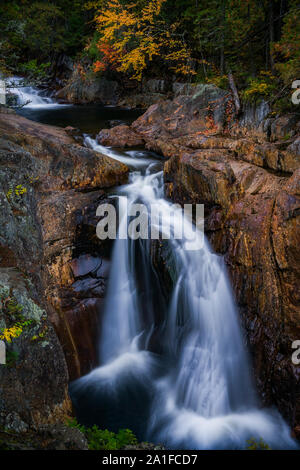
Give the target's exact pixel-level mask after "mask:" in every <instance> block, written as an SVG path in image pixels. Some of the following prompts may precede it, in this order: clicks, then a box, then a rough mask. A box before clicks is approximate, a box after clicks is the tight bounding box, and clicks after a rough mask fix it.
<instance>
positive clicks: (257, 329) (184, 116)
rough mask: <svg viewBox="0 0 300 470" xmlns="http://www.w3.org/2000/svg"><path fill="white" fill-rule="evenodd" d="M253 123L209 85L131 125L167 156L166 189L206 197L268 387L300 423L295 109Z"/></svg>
mask: <svg viewBox="0 0 300 470" xmlns="http://www.w3.org/2000/svg"><path fill="white" fill-rule="evenodd" d="M210 91H211V90H210ZM260 114H262V119H263V118H264V116H265V113H263V112H262V113H260ZM246 121H247V120H246V119H244V118H243V116H242V117H241V121H240V122H241V123H242V125H240V124H239V121H238V120H237V119H236V118H234V114H233V112H232V108H231V101H230V98H229V97H227V96H225V95H218V99H217V98H216V99H213V96H212V94H210V92H209V93H207V94H204V95H203V94H202V95H201V93H200V96H198V97H197V96H194V97H193V96H192V97H191V96H190V97H187V96H181V97H179V98H177V99H175V100H174V101H172V102H171V101H166V102H164V103H158V104H156V105H153V106H151V107H150V108H149V109H148V111H147V112H146V113H145V114H144V115H143V116H141V117H140V118H139V119H138V120H137V121H135V123H133V125H132V126H131V128H132V129H133V130H134V132H136V133H138V134H139V135H140V136H142V137H143V139H144V140H145V142H146V147H147V148H149V149H151V150H154V151H156V152H158V153H161V154H163V155H164V156H165V157H166V158H168V161H167V162H166V163H165V168H164V175H165V188H166V194H167V196H168V197H169V198H171V199H172V200H174V201H175V202H179V203H181V204H183V203H185V202H192V203H204V204H205V215H206V232H207V235H208V237H209V239H210V241H211V243H212V245H213V247H214V249H215V250H216V251H217V252H219V253H221V254H223V255H224V257H225V260H226V263H227V265H228V271H229V274H230V277H231V280H232V286H233V289H234V293H235V296H236V299H237V304H238V307H239V310H240V313H241V316H242V318H243V324H244V326H245V329H246V332H247V338H248V343H249V345H250V349H251V353H252V357H253V367H254V371H255V377H256V381H257V385H258V388H259V391H260V395H261V397H262V399H263V401H264V403H266V404H271V403H274V404H276V405H277V406H278V408H279V410H280V411H281V412H282V413H283V415H284V416H285V417H286V418H287V419H288V420H289V422H290V423H291V425H292V426H295V425H296V426H299V423H300V371H299V367H297V366H295V365H294V364H292V360H291V356H292V353H293V350H292V342H293V341H294V340H297V339H299V338H300V329H299V328H300V297H299V283H300V258H299V246H300V226H299V224H300V190H299V181H300V174H299V171H300V160H299V152H298V143H297V142H298V138H297V133H298V132H299V123H298V122H297V117H296V116H295V115H293V116H292V115H291V116H287V117H282V118H277V119H273V118H272V119H269V120H268V119H266V120H265V122H264V121H263V120H260V123H259V126H260V128H259V129H256V128H255V123H254V124H253V123H251V126H250V127H249V126H248V125H247V122H246ZM252 124H253V125H252ZM270 126H272V129H271V128H270ZM270 129H271V130H270ZM287 132H288V133H289V136H288V138H287V135H286V133H287ZM268 136H271V141H270V140H268ZM297 429H298V428H297Z"/></svg>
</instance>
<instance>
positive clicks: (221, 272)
mask: <svg viewBox="0 0 300 470" xmlns="http://www.w3.org/2000/svg"><path fill="white" fill-rule="evenodd" d="M28 93H29V95H30V96H31V92H30V90H29V91H28ZM36 99H37V100H38V98H36ZM32 102H33V101H32ZM40 104H41V103H40ZM51 104H53V103H48V105H49V106H51ZM36 105H39V103H36ZM85 145H87V146H89V147H91V148H94V149H95V150H96V151H99V152H101V153H104V154H106V155H108V156H110V157H111V158H115V159H117V160H119V161H122V162H124V163H126V164H129V165H130V167H131V169H132V172H131V174H130V182H129V184H127V185H125V186H122V187H120V188H118V189H117V190H116V196H117V197H118V199H119V207H120V211H121V214H123V216H122V217H121V222H120V226H119V232H120V233H121V234H122V233H125V231H126V230H127V225H128V218H127V215H126V210H125V208H126V205H127V201H128V205H129V207H130V206H131V205H132V204H134V203H137V202H138V203H144V204H145V205H146V206H147V207H150V205H151V204H156V205H158V206H159V207H160V210H161V213H162V219H161V221H162V226H161V232H162V233H164V232H165V231H167V222H166V221H168V219H169V216H170V212H171V211H173V207H172V206H171V204H170V203H169V202H168V201H167V200H166V199H164V195H163V174H162V171H161V168H159V167H160V163H159V161H157V160H156V159H155V158H154V155H151V154H149V152H142V151H127V152H122V151H115V150H113V149H109V148H106V147H103V146H100V145H98V144H97V142H96V141H95V140H93V139H92V138H90V137H89V136H86V137H85ZM171 220H172V221H173V222H172V227H171V228H172V230H171V231H172V233H174V232H175V231H176V229H177V226H178V225H180V224H182V225H183V226H184V229H185V231H184V237H183V238H182V239H175V238H171V240H164V241H163V244H164V246H165V249H166V252H167V254H168V260H169V263H168V264H169V266H171V271H172V276H171V277H172V279H173V286H172V289H171V293H170V294H169V295H167V294H166V292H165V289H164V287H163V285H162V282H161V277H160V275H159V274H160V273H158V272H157V270H156V269H155V268H154V266H153V262H152V259H153V258H152V254H153V252H152V250H153V244H152V243H151V241H150V240H136V241H133V240H131V239H127V240H126V239H122V238H118V239H117V240H116V241H115V244H114V250H113V256H112V269H111V273H110V281H109V286H108V292H107V298H106V306H105V311H104V314H103V316H102V318H101V336H100V338H99V363H100V367H98V368H96V369H95V370H93V371H92V372H91V373H89V374H87V375H86V376H84V377H81V378H80V379H79V380H77V381H75V382H73V383H72V384H71V385H70V393H71V397H72V400H73V403H74V406H75V408H76V411H77V416H78V418H79V420H80V421H81V422H83V423H85V424H88V425H92V424H95V423H96V424H98V425H99V426H100V427H107V428H109V429H112V430H118V429H119V428H122V427H123V428H124V427H126V428H131V429H132V430H133V431H134V432H135V433H136V434H137V435H138V437H139V439H147V440H149V441H152V442H161V443H163V444H164V445H165V446H166V447H167V448H174V449H241V448H244V447H245V445H246V441H247V439H250V438H256V439H259V438H263V440H264V441H266V442H267V443H268V444H269V445H270V446H271V447H272V448H294V447H295V443H294V441H293V440H292V438H291V437H290V430H289V428H288V426H287V425H286V424H285V422H284V421H283V419H282V418H281V416H280V415H279V413H278V412H277V411H276V410H262V409H260V408H259V402H258V398H257V396H256V393H255V389H254V386H253V383H252V379H251V376H250V365H249V358H248V355H247V351H246V349H245V345H244V343H243V336H242V332H241V327H240V325H239V319H238V315H237V312H236V308H235V304H234V300H233V296H232V293H231V289H230V285H229V283H228V277H227V273H226V269H225V266H224V263H223V260H222V258H221V257H220V256H217V255H216V254H214V253H213V252H212V250H211V248H210V246H209V244H208V242H207V240H206V239H204V242H203V237H202V236H201V234H200V233H198V232H196V234H195V243H196V244H198V248H199V249H198V250H193V251H190V250H189V246H190V245H189V243H190V236H191V234H192V233H194V229H193V227H192V225H191V222H190V221H189V220H188V219H185V218H184V215H183V213H182V211H181V209H179V208H178V209H176V210H175V212H174V217H173V219H171Z"/></svg>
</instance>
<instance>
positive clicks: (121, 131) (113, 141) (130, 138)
mask: <svg viewBox="0 0 300 470" xmlns="http://www.w3.org/2000/svg"><path fill="white" fill-rule="evenodd" d="M97 142H98V143H99V144H101V145H109V146H111V147H138V146H140V145H143V144H144V143H145V141H144V139H143V138H142V137H140V136H139V135H138V134H137V133H136V132H134V131H133V130H132V129H131V128H130V127H129V126H126V125H121V126H116V127H113V128H112V129H109V130H102V131H100V132H99V134H98V135H97Z"/></svg>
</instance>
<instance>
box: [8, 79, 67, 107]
mask: <svg viewBox="0 0 300 470" xmlns="http://www.w3.org/2000/svg"><path fill="white" fill-rule="evenodd" d="M24 85H25V83H24V79H23V78H21V77H13V78H11V79H9V80H8V81H7V90H8V91H9V93H10V94H11V95H14V96H16V98H17V103H16V104H17V106H23V107H24V108H34V109H39V108H41V109H43V108H45V107H47V108H49V107H53V108H56V107H57V106H66V105H61V104H59V103H57V102H56V101H54V100H53V99H52V98H50V97H49V96H45V95H44V93H43V91H42V90H40V89H38V88H36V87H33V86H26V85H25V86H24Z"/></svg>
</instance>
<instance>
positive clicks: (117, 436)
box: [67, 418, 137, 450]
mask: <svg viewBox="0 0 300 470" xmlns="http://www.w3.org/2000/svg"><path fill="white" fill-rule="evenodd" d="M67 425H68V426H70V427H72V428H76V429H79V430H80V431H81V432H82V433H83V434H84V435H85V437H86V438H87V441H88V446H89V450H119V449H122V448H124V447H125V446H127V445H134V444H137V439H136V437H135V435H134V434H133V432H132V431H130V429H120V430H119V431H118V433H114V432H112V431H109V430H108V429H104V430H102V429H99V428H98V426H96V425H94V426H92V427H90V428H88V427H85V426H83V425H82V424H79V423H78V422H77V420H76V418H73V419H69V420H68V421H67Z"/></svg>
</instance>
